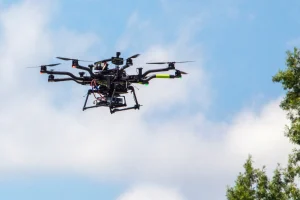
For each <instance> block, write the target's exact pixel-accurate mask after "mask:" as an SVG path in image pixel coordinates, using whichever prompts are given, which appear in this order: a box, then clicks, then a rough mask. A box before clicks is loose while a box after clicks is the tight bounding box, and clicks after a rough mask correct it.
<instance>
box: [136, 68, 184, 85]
mask: <svg viewBox="0 0 300 200" xmlns="http://www.w3.org/2000/svg"><path fill="white" fill-rule="evenodd" d="M153 78H171V79H173V78H181V73H180V71H179V70H176V72H175V75H172V74H153V75H151V76H149V77H147V78H146V79H142V81H143V82H146V83H147V82H149V81H150V80H151V79H153Z"/></svg>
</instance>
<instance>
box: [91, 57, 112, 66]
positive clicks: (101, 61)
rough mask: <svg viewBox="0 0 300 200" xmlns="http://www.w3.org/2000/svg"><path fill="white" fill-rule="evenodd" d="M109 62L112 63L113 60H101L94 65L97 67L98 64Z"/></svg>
mask: <svg viewBox="0 0 300 200" xmlns="http://www.w3.org/2000/svg"><path fill="white" fill-rule="evenodd" d="M109 61H112V59H111V58H109V59H104V60H99V61H97V62H95V63H94V64H95V65H97V64H101V63H103V62H109Z"/></svg>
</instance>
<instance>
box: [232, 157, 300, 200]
mask: <svg viewBox="0 0 300 200" xmlns="http://www.w3.org/2000/svg"><path fill="white" fill-rule="evenodd" d="M299 156H300V152H297V151H295V152H294V153H293V154H291V155H290V157H289V161H288V165H287V167H286V168H281V167H280V165H278V166H277V168H276V169H275V171H274V174H273V177H272V179H269V178H268V177H267V175H266V167H265V166H263V168H262V169H255V168H254V167H253V161H252V157H251V156H249V158H248V159H247V161H246V163H245V164H244V169H245V171H244V173H240V174H239V176H238V178H237V180H236V181H235V186H234V187H227V194H226V196H227V199H228V200H290V199H293V200H299V199H300V188H298V186H297V184H296V182H297V181H296V179H297V178H299V174H300V166H299V165H298V161H297V160H298V159H299Z"/></svg>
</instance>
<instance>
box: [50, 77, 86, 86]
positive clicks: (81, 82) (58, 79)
mask: <svg viewBox="0 0 300 200" xmlns="http://www.w3.org/2000/svg"><path fill="white" fill-rule="evenodd" d="M62 81H74V82H76V83H78V84H82V85H85V84H90V82H88V81H78V80H76V79H73V78H53V79H52V78H48V82H62Z"/></svg>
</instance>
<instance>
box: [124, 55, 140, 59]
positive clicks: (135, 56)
mask: <svg viewBox="0 0 300 200" xmlns="http://www.w3.org/2000/svg"><path fill="white" fill-rule="evenodd" d="M139 55H140V54H135V55H133V56H131V57H129V58H127V59H131V58H137V57H138V56H139Z"/></svg>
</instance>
